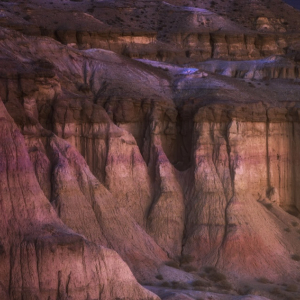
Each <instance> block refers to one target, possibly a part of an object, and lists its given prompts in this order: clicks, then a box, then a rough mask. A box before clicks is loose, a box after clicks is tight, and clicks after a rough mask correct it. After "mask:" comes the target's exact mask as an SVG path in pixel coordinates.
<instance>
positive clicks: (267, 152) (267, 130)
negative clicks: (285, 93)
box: [266, 112, 280, 191]
mask: <svg viewBox="0 0 300 300" xmlns="http://www.w3.org/2000/svg"><path fill="white" fill-rule="evenodd" d="M266 114H267V115H266V117H267V120H266V164H267V174H266V175H267V191H269V190H270V189H271V179H270V153H269V130H270V120H269V118H268V113H267V112H266ZM279 174H280V173H279Z"/></svg>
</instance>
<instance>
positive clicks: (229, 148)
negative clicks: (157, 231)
mask: <svg viewBox="0 0 300 300" xmlns="http://www.w3.org/2000/svg"><path fill="white" fill-rule="evenodd" d="M230 124H231V123H229V124H228V126H227V130H226V134H225V141H226V150H227V156H228V167H229V173H230V181H231V188H232V197H231V198H230V199H227V198H226V201H227V203H226V207H225V211H224V223H225V225H224V235H223V239H222V242H221V244H220V246H219V248H218V250H217V253H218V256H217V261H216V264H215V267H217V266H218V265H219V261H220V258H221V250H222V248H223V246H224V244H225V241H226V238H227V234H228V226H229V220H228V208H229V206H230V204H231V201H232V200H233V198H234V194H235V187H234V177H235V170H234V168H235V166H234V161H232V159H231V155H230V154H231V146H230V141H229V129H230Z"/></svg>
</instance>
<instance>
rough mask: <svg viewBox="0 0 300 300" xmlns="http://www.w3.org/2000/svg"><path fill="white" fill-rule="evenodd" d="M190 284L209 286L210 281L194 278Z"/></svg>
mask: <svg viewBox="0 0 300 300" xmlns="http://www.w3.org/2000/svg"><path fill="white" fill-rule="evenodd" d="M191 285H192V286H194V287H211V284H210V282H207V281H202V280H194V281H193V282H192V283H191Z"/></svg>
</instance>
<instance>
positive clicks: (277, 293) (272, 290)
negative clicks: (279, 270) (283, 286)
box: [270, 287, 282, 296]
mask: <svg viewBox="0 0 300 300" xmlns="http://www.w3.org/2000/svg"><path fill="white" fill-rule="evenodd" d="M270 293H271V294H273V295H278V296H279V295H282V292H281V290H280V289H279V288H278V287H274V288H272V289H271V290H270Z"/></svg>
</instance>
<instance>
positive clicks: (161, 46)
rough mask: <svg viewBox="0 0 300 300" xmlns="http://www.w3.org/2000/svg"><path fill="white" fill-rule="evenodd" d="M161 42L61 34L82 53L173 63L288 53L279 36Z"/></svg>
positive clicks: (184, 36) (185, 35)
mask: <svg viewBox="0 0 300 300" xmlns="http://www.w3.org/2000/svg"><path fill="white" fill-rule="evenodd" d="M166 35H167V37H166V38H164V39H162V38H159V37H157V35H156V34H154V33H153V34H150V33H148V34H147V33H145V34H143V33H135V34H133V35H128V34H127V33H124V34H122V35H120V34H119V33H115V34H110V33H97V32H95V33H93V32H74V33H73V34H71V33H70V32H69V31H62V32H59V34H58V35H57V38H58V40H59V41H60V42H62V43H64V44H76V45H77V46H78V47H79V49H89V48H101V49H107V50H111V51H114V52H116V53H119V54H123V55H126V56H128V57H131V58H144V59H152V60H160V61H166V62H173V63H187V62H195V61H205V60H207V59H209V58H214V59H226V60H228V59H229V60H243V59H259V58H264V57H267V56H270V55H282V54H285V53H286V50H287V47H288V44H287V41H286V39H287V37H286V36H284V35H280V34H257V33H249V34H243V33H230V32H229V33H224V32H211V33H209V32H207V33H203V32H200V33H198V32H193V31H188V32H172V33H167V34H166Z"/></svg>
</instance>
